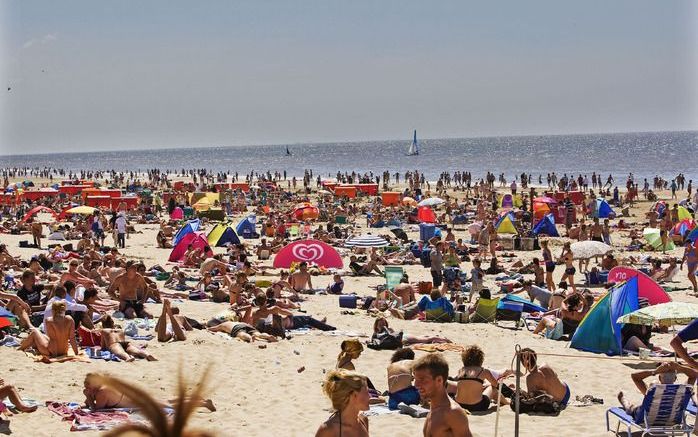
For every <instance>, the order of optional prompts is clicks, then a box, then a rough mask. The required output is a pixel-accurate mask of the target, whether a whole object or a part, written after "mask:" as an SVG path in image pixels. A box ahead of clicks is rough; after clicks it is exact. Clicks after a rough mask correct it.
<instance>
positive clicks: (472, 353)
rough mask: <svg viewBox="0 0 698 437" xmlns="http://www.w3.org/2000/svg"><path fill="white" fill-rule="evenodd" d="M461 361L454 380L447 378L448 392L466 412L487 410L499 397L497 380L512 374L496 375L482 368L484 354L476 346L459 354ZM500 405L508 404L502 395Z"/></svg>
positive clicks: (508, 372) (506, 371) (505, 372)
mask: <svg viewBox="0 0 698 437" xmlns="http://www.w3.org/2000/svg"><path fill="white" fill-rule="evenodd" d="M461 359H462V360H463V368H462V369H460V370H459V371H458V375H457V376H456V377H455V378H449V380H450V382H449V387H448V391H449V392H450V393H451V394H453V397H454V399H455V401H456V402H458V404H459V405H460V406H461V407H463V408H464V409H466V410H468V411H471V412H474V411H487V410H489V408H490V402H491V401H495V402H496V399H497V398H498V397H499V394H498V391H497V386H498V385H499V382H498V379H500V378H506V377H507V376H509V375H511V374H512V372H511V371H510V370H505V371H504V372H502V373H498V372H493V371H491V370H489V369H487V368H485V367H482V364H483V362H484V360H485V353H484V352H483V351H482V349H480V347H479V346H476V345H473V346H469V347H467V348H466V349H465V350H464V351H463V353H462V354H461ZM495 375H497V376H495ZM504 387H505V385H502V388H504ZM507 388H508V387H507ZM500 403H501V405H506V404H507V403H508V401H507V400H506V398H505V397H504V393H503V394H502V397H501V398H500Z"/></svg>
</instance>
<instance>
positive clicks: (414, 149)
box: [407, 129, 419, 156]
mask: <svg viewBox="0 0 698 437" xmlns="http://www.w3.org/2000/svg"><path fill="white" fill-rule="evenodd" d="M415 155H419V143H417V129H415V130H414V138H413V139H412V144H410V148H409V149H408V150H407V156H415Z"/></svg>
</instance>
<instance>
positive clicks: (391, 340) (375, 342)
mask: <svg viewBox="0 0 698 437" xmlns="http://www.w3.org/2000/svg"><path fill="white" fill-rule="evenodd" d="M366 346H368V347H369V348H370V349H374V350H396V349H400V348H401V347H402V331H400V332H398V333H396V334H393V333H390V332H389V331H387V330H383V331H382V332H379V333H376V334H373V337H372V338H371V340H369V342H368V343H366Z"/></svg>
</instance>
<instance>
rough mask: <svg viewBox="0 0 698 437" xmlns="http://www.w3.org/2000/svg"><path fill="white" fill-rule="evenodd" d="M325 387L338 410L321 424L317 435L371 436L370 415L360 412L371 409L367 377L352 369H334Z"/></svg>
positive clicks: (332, 436)
mask: <svg viewBox="0 0 698 437" xmlns="http://www.w3.org/2000/svg"><path fill="white" fill-rule="evenodd" d="M323 391H324V392H325V394H326V395H327V397H328V398H330V401H331V402H332V408H333V409H334V413H332V415H331V416H330V418H329V419H327V421H325V422H324V423H323V424H322V425H320V427H319V428H318V430H317V432H316V433H315V437H368V435H369V434H368V418H367V417H366V416H364V415H362V414H360V413H361V412H362V411H367V410H368V409H369V406H368V400H369V394H368V386H367V385H366V377H365V376H363V375H359V374H358V373H355V372H352V371H349V370H344V369H336V370H331V371H330V372H329V373H328V374H327V379H326V380H325V384H324V385H323Z"/></svg>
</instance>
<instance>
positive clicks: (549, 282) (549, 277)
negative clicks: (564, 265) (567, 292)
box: [540, 240, 555, 291]
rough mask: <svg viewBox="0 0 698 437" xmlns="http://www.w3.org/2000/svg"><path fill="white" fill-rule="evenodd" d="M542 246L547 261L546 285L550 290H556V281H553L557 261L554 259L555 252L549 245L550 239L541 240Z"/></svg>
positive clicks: (544, 258) (544, 260)
mask: <svg viewBox="0 0 698 437" xmlns="http://www.w3.org/2000/svg"><path fill="white" fill-rule="evenodd" d="M540 247H541V249H542V250H543V262H544V263H545V286H546V287H547V288H548V290H550V291H555V281H553V272H554V271H555V261H553V253H552V252H551V251H550V248H549V247H548V240H543V241H541V242H540Z"/></svg>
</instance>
